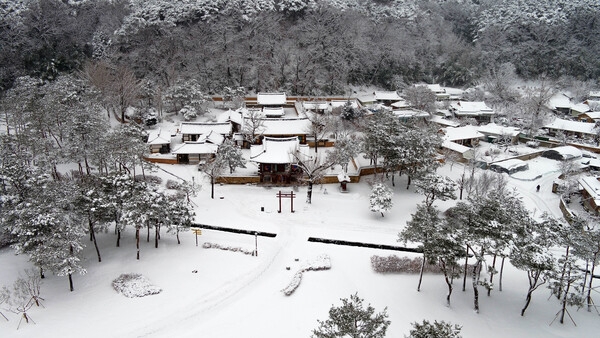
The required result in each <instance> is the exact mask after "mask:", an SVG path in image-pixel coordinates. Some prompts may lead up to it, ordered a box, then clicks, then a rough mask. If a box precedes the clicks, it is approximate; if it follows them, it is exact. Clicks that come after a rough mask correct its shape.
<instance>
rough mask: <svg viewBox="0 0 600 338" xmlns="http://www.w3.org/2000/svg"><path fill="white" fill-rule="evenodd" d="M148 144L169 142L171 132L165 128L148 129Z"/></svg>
mask: <svg viewBox="0 0 600 338" xmlns="http://www.w3.org/2000/svg"><path fill="white" fill-rule="evenodd" d="M147 143H148V144H171V133H168V132H166V131H165V130H162V129H158V130H150V132H149V135H148V142H147Z"/></svg>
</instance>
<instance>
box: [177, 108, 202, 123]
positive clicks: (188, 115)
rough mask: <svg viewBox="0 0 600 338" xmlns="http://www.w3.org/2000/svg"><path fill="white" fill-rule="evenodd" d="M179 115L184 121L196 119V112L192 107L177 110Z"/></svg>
mask: <svg viewBox="0 0 600 338" xmlns="http://www.w3.org/2000/svg"><path fill="white" fill-rule="evenodd" d="M179 114H181V115H182V116H183V119H184V120H186V121H191V120H194V119H196V118H197V117H198V111H197V110H196V108H194V107H192V106H184V107H183V108H181V110H179Z"/></svg>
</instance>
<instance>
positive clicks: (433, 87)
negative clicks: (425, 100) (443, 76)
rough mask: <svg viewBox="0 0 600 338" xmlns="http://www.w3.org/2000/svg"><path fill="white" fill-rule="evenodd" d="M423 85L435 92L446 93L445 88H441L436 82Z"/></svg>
mask: <svg viewBox="0 0 600 338" xmlns="http://www.w3.org/2000/svg"><path fill="white" fill-rule="evenodd" d="M425 87H427V89H429V90H431V91H432V92H434V93H436V94H442V93H446V89H444V88H442V86H440V85H439V84H437V83H434V84H426V85H425Z"/></svg>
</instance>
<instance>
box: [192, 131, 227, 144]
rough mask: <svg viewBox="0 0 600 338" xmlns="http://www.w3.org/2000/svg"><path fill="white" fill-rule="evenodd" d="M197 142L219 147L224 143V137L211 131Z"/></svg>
mask: <svg viewBox="0 0 600 338" xmlns="http://www.w3.org/2000/svg"><path fill="white" fill-rule="evenodd" d="M198 141H199V142H207V143H212V144H216V145H220V144H223V141H225V136H223V135H221V134H219V133H217V132H215V131H214V130H211V131H210V133H208V134H204V135H202V137H200V139H199V140H198Z"/></svg>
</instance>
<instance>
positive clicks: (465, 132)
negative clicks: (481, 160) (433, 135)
mask: <svg viewBox="0 0 600 338" xmlns="http://www.w3.org/2000/svg"><path fill="white" fill-rule="evenodd" d="M441 133H442V134H443V136H442V139H443V140H444V141H450V142H454V143H456V144H460V145H463V146H466V147H476V146H478V145H479V141H480V140H481V139H482V138H483V137H484V135H483V134H482V133H480V132H479V131H478V130H477V128H476V127H474V126H464V127H456V128H451V127H448V128H442V129H441Z"/></svg>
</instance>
